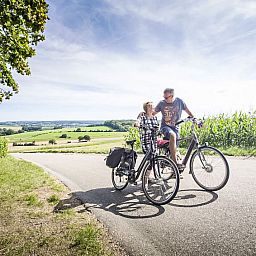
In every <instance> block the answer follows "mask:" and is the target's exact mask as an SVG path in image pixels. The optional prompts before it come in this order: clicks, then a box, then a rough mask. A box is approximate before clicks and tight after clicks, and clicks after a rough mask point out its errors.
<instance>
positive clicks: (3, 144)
mask: <svg viewBox="0 0 256 256" xmlns="http://www.w3.org/2000/svg"><path fill="white" fill-rule="evenodd" d="M7 152H8V142H7V140H6V139H4V138H0V157H5V156H6V155H7Z"/></svg>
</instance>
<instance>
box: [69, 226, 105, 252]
mask: <svg viewBox="0 0 256 256" xmlns="http://www.w3.org/2000/svg"><path fill="white" fill-rule="evenodd" d="M100 235H101V230H100V229H95V227H94V226H92V225H91V224H88V225H86V226H85V227H84V228H83V229H81V230H79V231H77V233H76V234H75V238H74V244H73V246H76V247H77V248H78V251H79V254H80V255H88V256H97V255H99V254H100V253H101V250H102V246H101V243H100V242H99V237H100ZM95 241H96V242H95Z"/></svg>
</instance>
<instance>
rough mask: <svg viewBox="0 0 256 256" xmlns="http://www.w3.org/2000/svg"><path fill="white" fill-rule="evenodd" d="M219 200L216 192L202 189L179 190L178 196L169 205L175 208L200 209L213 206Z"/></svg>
mask: <svg viewBox="0 0 256 256" xmlns="http://www.w3.org/2000/svg"><path fill="white" fill-rule="evenodd" d="M217 199H218V194H216V193H215V192H210V191H205V190H202V189H186V190H179V192H178V194H177V196H176V197H175V198H174V199H173V201H172V202H171V203H170V204H169V205H172V206H175V207H200V206H204V205H207V204H211V203H213V202H214V201H216V200H217Z"/></svg>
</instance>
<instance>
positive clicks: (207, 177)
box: [190, 146, 229, 191]
mask: <svg viewBox="0 0 256 256" xmlns="http://www.w3.org/2000/svg"><path fill="white" fill-rule="evenodd" d="M190 171H191V174H192V176H193V179H194V180H195V182H196V183H197V184H198V185H199V186H200V187H201V188H203V189H205V190H207V191H217V190H220V189H222V188H223V187H224V186H225V185H226V184H227V182H228V179H229V165H228V162H227V160H226V158H225V156H224V155H223V154H222V153H221V152H220V151H219V150H218V149H216V148H214V147H209V146H203V147H200V148H199V149H198V150H197V151H195V152H194V153H193V155H192V157H191V160H190Z"/></svg>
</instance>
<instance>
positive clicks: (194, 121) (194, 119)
mask: <svg viewBox="0 0 256 256" xmlns="http://www.w3.org/2000/svg"><path fill="white" fill-rule="evenodd" d="M186 122H193V123H194V124H197V125H198V127H202V125H203V122H202V120H200V119H197V118H195V117H191V116H188V117H187V118H185V119H182V120H180V121H178V122H177V123H176V124H175V125H180V124H182V123H186Z"/></svg>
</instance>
